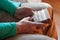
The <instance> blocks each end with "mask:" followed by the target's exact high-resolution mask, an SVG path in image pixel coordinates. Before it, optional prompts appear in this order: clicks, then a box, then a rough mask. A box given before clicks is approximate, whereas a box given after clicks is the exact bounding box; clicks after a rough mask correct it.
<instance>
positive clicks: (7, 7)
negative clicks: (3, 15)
mask: <svg viewBox="0 0 60 40" xmlns="http://www.w3.org/2000/svg"><path fill="white" fill-rule="evenodd" d="M19 6H21V3H20V2H13V1H10V0H0V9H2V10H4V11H7V12H9V13H10V15H14V12H15V10H16V9H17V7H19Z"/></svg>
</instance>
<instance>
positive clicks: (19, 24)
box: [16, 22, 22, 34]
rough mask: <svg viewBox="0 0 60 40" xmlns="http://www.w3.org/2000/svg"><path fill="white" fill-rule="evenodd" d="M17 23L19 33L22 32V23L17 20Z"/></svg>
mask: <svg viewBox="0 0 60 40" xmlns="http://www.w3.org/2000/svg"><path fill="white" fill-rule="evenodd" d="M16 25H17V34H19V33H21V32H22V29H21V23H19V22H17V23H16Z"/></svg>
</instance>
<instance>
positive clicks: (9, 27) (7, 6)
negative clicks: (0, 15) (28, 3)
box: [0, 0, 21, 40]
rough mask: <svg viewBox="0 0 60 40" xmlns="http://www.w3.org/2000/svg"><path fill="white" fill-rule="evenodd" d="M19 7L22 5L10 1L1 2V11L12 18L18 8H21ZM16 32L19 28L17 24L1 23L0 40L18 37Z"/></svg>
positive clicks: (1, 0) (2, 0)
mask: <svg viewBox="0 0 60 40" xmlns="http://www.w3.org/2000/svg"><path fill="white" fill-rule="evenodd" d="M19 5H21V4H20V3H18V2H13V1H10V0H0V9H1V10H4V11H7V12H8V13H10V15H12V16H13V15H14V12H15V10H16V9H17V7H19ZM16 31H17V28H16V23H15V22H6V23H4V22H3V23H0V40H1V39H4V38H7V37H10V36H14V35H16Z"/></svg>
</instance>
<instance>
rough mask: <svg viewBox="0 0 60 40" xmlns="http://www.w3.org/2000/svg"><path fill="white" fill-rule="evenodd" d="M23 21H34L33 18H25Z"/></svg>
mask: <svg viewBox="0 0 60 40" xmlns="http://www.w3.org/2000/svg"><path fill="white" fill-rule="evenodd" d="M23 19H24V20H26V21H31V20H32V18H31V17H25V18H23Z"/></svg>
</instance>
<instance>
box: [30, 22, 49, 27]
mask: <svg viewBox="0 0 60 40" xmlns="http://www.w3.org/2000/svg"><path fill="white" fill-rule="evenodd" d="M30 23H32V24H33V25H35V26H40V27H46V26H48V25H49V24H45V23H37V22H30Z"/></svg>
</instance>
